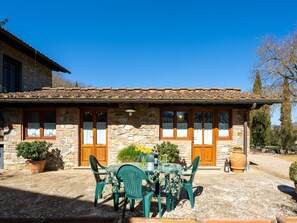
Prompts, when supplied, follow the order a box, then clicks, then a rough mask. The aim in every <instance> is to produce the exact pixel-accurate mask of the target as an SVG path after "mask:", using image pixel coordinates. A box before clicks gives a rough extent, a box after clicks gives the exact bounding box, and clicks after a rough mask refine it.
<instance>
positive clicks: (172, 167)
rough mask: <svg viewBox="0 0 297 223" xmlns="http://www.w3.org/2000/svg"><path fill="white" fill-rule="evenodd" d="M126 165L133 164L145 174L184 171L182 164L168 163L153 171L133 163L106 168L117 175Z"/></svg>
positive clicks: (145, 166)
mask: <svg viewBox="0 0 297 223" xmlns="http://www.w3.org/2000/svg"><path fill="white" fill-rule="evenodd" d="M125 164H131V165H134V166H137V167H138V168H140V169H142V170H143V171H145V172H158V173H165V174H166V173H174V172H181V171H183V167H182V166H181V165H180V164H177V163H167V164H163V165H158V167H154V169H153V170H151V169H149V168H148V165H147V164H146V165H144V166H143V165H141V163H139V162H132V163H116V164H112V165H109V166H107V167H106V170H107V171H108V172H113V173H116V172H117V171H118V169H119V168H120V167H121V166H123V165H125Z"/></svg>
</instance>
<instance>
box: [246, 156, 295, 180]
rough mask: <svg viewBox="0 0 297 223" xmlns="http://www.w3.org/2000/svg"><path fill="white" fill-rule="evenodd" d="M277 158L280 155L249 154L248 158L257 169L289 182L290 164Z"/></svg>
mask: <svg viewBox="0 0 297 223" xmlns="http://www.w3.org/2000/svg"><path fill="white" fill-rule="evenodd" d="M278 156H280V155H278V154H272V153H251V154H249V156H248V157H249V161H251V162H252V163H253V164H255V165H256V167H257V168H258V169H261V170H264V171H265V172H268V173H271V174H273V175H275V176H278V177H280V178H284V179H287V180H289V179H290V178H289V167H290V165H291V163H292V162H290V161H288V160H284V159H280V158H278Z"/></svg>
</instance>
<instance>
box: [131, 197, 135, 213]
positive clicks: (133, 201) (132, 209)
mask: <svg viewBox="0 0 297 223" xmlns="http://www.w3.org/2000/svg"><path fill="white" fill-rule="evenodd" d="M134 204H135V200H134V199H130V211H134Z"/></svg>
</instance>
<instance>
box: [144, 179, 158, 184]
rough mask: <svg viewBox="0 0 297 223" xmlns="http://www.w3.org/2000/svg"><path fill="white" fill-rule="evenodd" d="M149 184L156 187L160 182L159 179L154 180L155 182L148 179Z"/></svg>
mask: <svg viewBox="0 0 297 223" xmlns="http://www.w3.org/2000/svg"><path fill="white" fill-rule="evenodd" d="M147 182H148V183H149V184H151V185H155V184H156V183H158V182H159V178H157V179H156V180H154V181H152V180H150V179H149V178H148V180H147Z"/></svg>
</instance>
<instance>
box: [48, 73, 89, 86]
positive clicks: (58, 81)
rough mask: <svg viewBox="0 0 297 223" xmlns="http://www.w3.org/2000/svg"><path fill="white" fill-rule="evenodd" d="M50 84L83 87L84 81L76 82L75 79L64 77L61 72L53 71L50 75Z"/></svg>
mask: <svg viewBox="0 0 297 223" xmlns="http://www.w3.org/2000/svg"><path fill="white" fill-rule="evenodd" d="M52 81H53V83H52V86H53V87H65V88H72V87H85V86H86V85H85V84H84V83H81V82H80V83H78V82H77V81H71V80H69V79H67V78H65V77H64V76H63V75H62V74H57V73H54V74H53V77H52Z"/></svg>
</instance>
